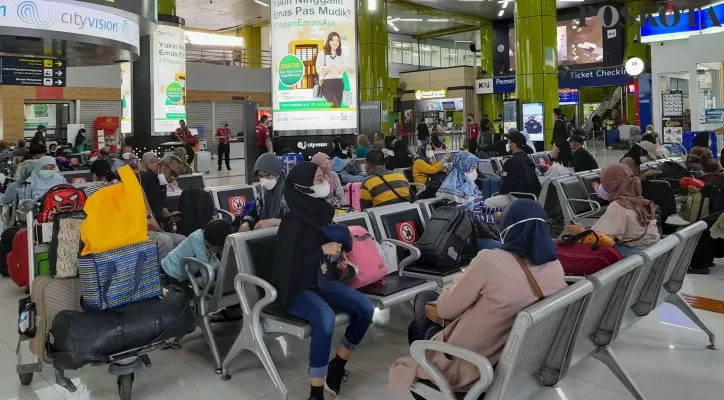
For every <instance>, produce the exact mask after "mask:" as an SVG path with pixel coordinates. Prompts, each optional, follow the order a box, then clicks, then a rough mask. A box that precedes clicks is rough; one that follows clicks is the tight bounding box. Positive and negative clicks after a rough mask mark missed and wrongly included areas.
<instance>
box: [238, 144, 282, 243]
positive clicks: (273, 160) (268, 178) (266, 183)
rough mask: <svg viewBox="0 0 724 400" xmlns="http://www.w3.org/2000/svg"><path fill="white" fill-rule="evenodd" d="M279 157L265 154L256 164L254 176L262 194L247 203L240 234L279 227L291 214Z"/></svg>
mask: <svg viewBox="0 0 724 400" xmlns="http://www.w3.org/2000/svg"><path fill="white" fill-rule="evenodd" d="M282 168H283V167H282V162H281V160H279V157H277V156H276V155H274V154H272V153H264V154H262V155H261V156H259V158H257V159H256V162H255V163H254V175H256V177H257V179H259V183H260V184H261V193H260V194H259V195H258V196H257V198H256V201H254V202H250V203H247V206H246V208H248V209H249V210H248V212H247V210H246V208H245V210H244V211H245V212H246V213H245V215H244V218H243V220H242V224H241V226H240V227H239V232H248V231H250V230H252V229H262V228H269V227H272V226H279V224H280V223H281V222H282V220H281V218H282V217H283V216H284V215H285V214H286V213H287V212H289V207H288V206H287V202H286V201H284V180H285V177H284V173H283V172H282Z"/></svg>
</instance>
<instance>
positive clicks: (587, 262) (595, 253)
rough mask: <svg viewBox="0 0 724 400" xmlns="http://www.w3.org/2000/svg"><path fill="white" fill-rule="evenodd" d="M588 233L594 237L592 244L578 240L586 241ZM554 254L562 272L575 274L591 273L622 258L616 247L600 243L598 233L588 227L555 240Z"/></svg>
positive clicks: (584, 274)
mask: <svg viewBox="0 0 724 400" xmlns="http://www.w3.org/2000/svg"><path fill="white" fill-rule="evenodd" d="M589 235H593V236H594V237H595V241H594V242H593V243H592V244H590V243H580V242H579V241H580V240H585V241H588V236H589ZM556 255H557V256H558V261H560V262H561V265H562V266H563V272H565V273H566V275H575V276H586V275H591V274H593V273H596V272H598V271H600V270H602V269H604V268H606V267H608V266H609V265H612V264H614V263H616V262H618V261H620V260H621V259H623V256H621V253H619V251H618V250H616V248H614V247H611V246H604V245H602V244H601V241H600V238H599V237H598V233H597V232H596V231H593V230H590V229H589V230H586V231H583V232H581V233H579V234H577V235H570V236H564V237H563V239H562V240H559V241H558V242H556Z"/></svg>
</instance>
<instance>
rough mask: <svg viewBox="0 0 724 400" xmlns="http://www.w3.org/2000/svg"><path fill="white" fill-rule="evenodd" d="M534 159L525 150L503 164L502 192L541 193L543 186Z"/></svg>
mask: <svg viewBox="0 0 724 400" xmlns="http://www.w3.org/2000/svg"><path fill="white" fill-rule="evenodd" d="M535 171H536V167H535V164H533V160H531V159H530V157H528V154H526V153H525V151H519V152H517V153H515V154H514V155H513V157H511V158H509V159H508V160H507V161H506V162H505V164H503V185H502V186H501V187H500V194H508V193H511V192H521V193H532V194H534V195H536V196H538V195H539V194H540V190H541V186H540V181H539V180H538V175H536V173H535Z"/></svg>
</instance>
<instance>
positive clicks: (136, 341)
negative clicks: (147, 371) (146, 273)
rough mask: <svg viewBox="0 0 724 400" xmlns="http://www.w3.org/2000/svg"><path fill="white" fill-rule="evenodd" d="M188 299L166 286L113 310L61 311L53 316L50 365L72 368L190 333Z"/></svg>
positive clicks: (64, 368)
mask: <svg viewBox="0 0 724 400" xmlns="http://www.w3.org/2000/svg"><path fill="white" fill-rule="evenodd" d="M194 328H195V326H194V320H193V315H192V314H191V312H190V310H189V302H188V299H187V297H186V295H185V294H184V293H183V292H182V291H181V289H179V288H177V287H174V286H170V287H169V291H168V293H167V295H166V297H164V298H160V297H156V298H152V299H147V300H144V301H141V302H138V303H133V304H129V305H128V306H127V307H122V308H120V309H117V310H106V311H86V312H77V311H61V312H59V313H58V314H57V315H56V316H55V318H54V319H53V325H52V328H51V329H50V334H49V337H48V346H47V350H48V355H49V357H50V358H51V359H52V360H53V366H54V367H56V368H59V369H62V370H75V369H78V368H81V367H83V366H84V365H87V364H90V363H91V362H106V361H109V356H110V355H113V354H115V353H118V352H121V351H126V350H132V349H138V348H141V347H145V346H148V345H151V344H153V343H157V342H159V341H162V340H167V339H172V338H176V337H181V336H184V335H186V334H188V333H190V332H193V330H194Z"/></svg>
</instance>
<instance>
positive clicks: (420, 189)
mask: <svg viewBox="0 0 724 400" xmlns="http://www.w3.org/2000/svg"><path fill="white" fill-rule="evenodd" d="M410 186H414V187H415V190H416V192H415V193H416V195H417V196H419V195H420V193H422V192H424V191H425V189H427V186H425V184H424V183H410Z"/></svg>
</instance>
